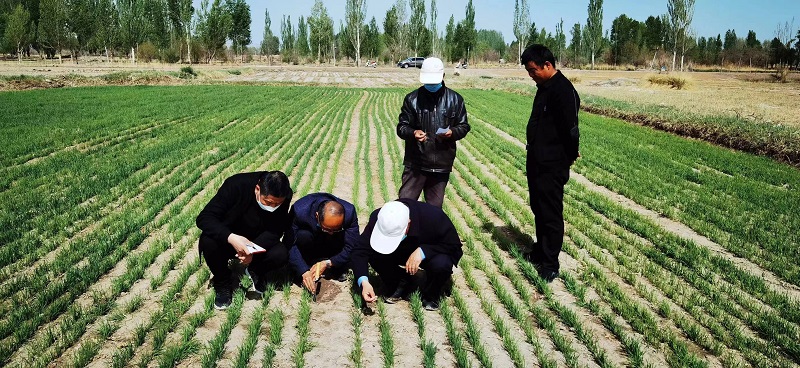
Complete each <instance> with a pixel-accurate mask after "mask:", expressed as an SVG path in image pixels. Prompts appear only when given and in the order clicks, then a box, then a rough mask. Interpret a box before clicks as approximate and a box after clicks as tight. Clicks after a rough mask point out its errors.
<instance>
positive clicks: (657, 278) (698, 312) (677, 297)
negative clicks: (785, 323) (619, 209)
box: [567, 220, 778, 363]
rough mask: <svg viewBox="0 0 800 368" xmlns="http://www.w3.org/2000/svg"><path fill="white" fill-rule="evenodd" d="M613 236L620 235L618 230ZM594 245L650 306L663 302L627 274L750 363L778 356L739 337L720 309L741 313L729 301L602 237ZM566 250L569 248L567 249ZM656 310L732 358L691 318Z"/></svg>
mask: <svg viewBox="0 0 800 368" xmlns="http://www.w3.org/2000/svg"><path fill="white" fill-rule="evenodd" d="M573 221H574V220H573ZM569 233H570V234H571V235H570V236H571V237H573V239H574V240H575V241H576V245H580V246H582V247H584V248H587V249H589V250H590V251H592V252H593V254H594V253H596V251H594V249H595V248H596V247H594V246H593V245H591V244H589V243H590V242H589V241H588V240H587V241H584V237H583V235H582V234H578V233H577V232H576V231H575V230H574V229H570V230H569ZM587 234H589V235H591V236H593V237H595V238H597V237H603V236H605V232H602V233H601V232H598V231H595V230H592V229H588V228H587ZM617 235H623V234H622V233H619V232H618V233H617ZM598 244H604V247H605V249H611V250H612V252H611V254H613V255H614V256H615V257H616V259H617V260H618V261H619V262H621V265H622V266H623V268H625V271H622V272H620V273H621V275H622V276H623V278H625V279H626V280H628V281H629V282H630V283H631V284H632V285H634V286H636V287H637V289H639V292H640V295H642V296H644V297H645V298H646V299H647V300H648V301H650V302H651V303H653V304H654V305H663V303H662V302H660V301H658V300H656V299H655V298H654V294H653V293H652V292H649V291H648V290H645V289H643V288H642V285H641V283H638V282H636V280H635V279H634V278H632V275H630V274H629V273H632V272H637V273H639V274H642V275H644V276H645V277H646V278H647V279H648V280H649V281H650V282H651V283H652V284H653V285H654V286H656V287H658V288H659V289H660V290H661V291H662V292H664V294H665V296H666V297H668V298H670V300H672V301H674V302H675V303H677V304H678V305H679V306H681V307H683V308H684V310H686V311H687V312H688V313H689V314H690V315H691V316H692V317H693V318H694V319H695V320H697V321H698V322H700V323H702V324H703V325H704V326H705V327H707V328H709V330H710V332H711V333H712V334H713V335H714V336H715V337H718V338H720V339H721V341H722V342H724V343H725V344H727V345H729V346H731V347H733V348H735V349H737V350H739V351H741V352H742V353H743V354H744V357H745V358H746V359H747V360H748V361H750V362H751V363H757V362H759V361H764V360H763V356H762V354H765V353H766V354H772V355H773V359H778V357H777V356H774V354H775V353H776V352H775V350H773V349H771V348H770V347H769V346H761V348H760V349H759V347H758V345H759V342H758V341H755V340H753V339H752V338H749V337H746V336H743V335H742V332H741V331H740V327H739V326H738V325H736V324H735V322H733V321H732V319H731V314H729V313H723V312H722V310H720V306H725V308H726V309H728V310H729V311H731V313H732V314H733V315H737V316H741V314H740V313H738V312H737V311H738V309H737V308H734V307H733V306H731V305H730V302H727V301H725V300H723V299H721V298H719V297H717V298H715V300H714V301H712V300H708V299H706V297H704V296H702V295H700V294H699V293H697V292H695V291H694V290H695V289H694V288H693V287H691V286H688V285H686V281H683V280H680V279H678V278H676V276H675V275H673V274H671V273H668V272H665V271H664V270H663V269H661V268H659V267H658V266H655V265H654V264H652V263H650V261H649V260H646V259H641V258H637V259H636V260H635V261H634V260H629V257H628V256H626V255H625V254H622V253H619V251H618V250H616V249H615V248H614V247H611V246H610V244H609V243H608V242H606V241H605V240H603V239H600V240H599V242H598ZM618 244H624V248H629V245H631V244H636V245H637V247H638V248H639V249H641V250H646V249H647V248H648V246H646V245H641V242H640V241H639V240H637V239H634V238H629V239H627V240H626V241H625V242H621V243H618ZM567 251H570V250H569V249H567ZM634 251H635V250H632V249H626V252H634ZM595 258H596V259H600V258H599V257H597V256H595ZM608 265H609V264H608V263H606V266H607V267H608ZM692 283H693V284H695V285H697V284H698V283H705V284H707V285H709V286H710V283H708V281H706V280H700V279H698V278H694V280H693V281H692ZM676 285H680V286H681V287H680V288H676ZM705 290H709V289H705ZM708 292H710V295H717V296H719V294H718V293H717V292H715V291H711V290H709V291H708ZM701 305H702V308H697V306H701ZM660 310H661V312H660V314H661V315H662V316H664V317H667V318H670V319H672V320H673V321H674V322H675V324H676V325H677V326H679V327H680V328H681V329H683V330H684V331H686V333H687V336H688V337H689V338H690V339H692V340H694V341H696V342H697V343H698V344H700V345H701V346H705V347H707V349H709V350H710V351H712V352H714V353H715V354H716V355H719V356H721V357H722V358H723V359H726V360H731V359H732V358H731V357H728V355H729V354H728V353H726V352H725V350H724V348H723V347H722V346H720V343H719V342H716V341H713V340H711V337H709V336H707V335H706V334H705V332H704V331H702V330H700V327H699V326H697V325H694V324H693V323H692V322H691V321H689V319H686V318H683V317H682V316H680V315H679V314H676V313H675V312H672V311H671V310H670V308H669V307H664V306H662V307H661V309H660ZM704 310H705V311H707V312H708V313H709V314H712V315H714V317H713V319H712V318H708V317H706V313H704V312H703V311H704ZM720 322H722V323H725V324H727V325H728V326H731V327H733V328H728V327H725V326H724V325H722V324H720Z"/></svg>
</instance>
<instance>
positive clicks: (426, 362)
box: [410, 291, 436, 368]
mask: <svg viewBox="0 0 800 368" xmlns="http://www.w3.org/2000/svg"><path fill="white" fill-rule="evenodd" d="M410 304H411V316H412V317H413V319H414V322H415V323H416V324H417V334H418V335H419V344H420V348H422V366H423V367H425V368H432V367H435V366H436V345H434V344H433V342H431V341H430V340H427V339H426V338H425V312H424V311H423V309H422V298H421V297H420V295H419V291H415V292H414V293H413V294H411V303H410Z"/></svg>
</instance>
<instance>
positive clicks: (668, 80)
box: [647, 75, 688, 89]
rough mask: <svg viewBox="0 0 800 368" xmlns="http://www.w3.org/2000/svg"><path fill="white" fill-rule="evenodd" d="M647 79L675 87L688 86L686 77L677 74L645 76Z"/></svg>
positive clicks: (654, 82)
mask: <svg viewBox="0 0 800 368" xmlns="http://www.w3.org/2000/svg"><path fill="white" fill-rule="evenodd" d="M647 81H649V82H650V83H652V84H660V85H663V86H669V87H670V88H675V89H684V88H686V86H688V81H687V80H686V78H684V77H680V76H677V75H651V76H650V77H648V78H647Z"/></svg>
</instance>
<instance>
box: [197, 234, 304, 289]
mask: <svg viewBox="0 0 800 368" xmlns="http://www.w3.org/2000/svg"><path fill="white" fill-rule="evenodd" d="M251 240H252V241H253V242H254V243H256V244H258V245H260V246H261V247H263V248H264V249H266V250H267V251H266V252H263V253H258V254H254V255H253V261H252V262H251V263H250V265H249V266H248V267H247V269H248V270H249V272H251V273H255V274H256V276H258V277H261V278H264V277H265V276H266V274H267V272H269V271H271V270H274V269H277V268H280V267H282V266H284V265H285V264H286V262H287V260H288V259H289V252H288V250H287V249H286V246H285V245H283V243H281V241H280V238H279V237H277V236H275V235H274V234H272V233H268V232H265V233H263V234H261V235H259V236H258V237H257V238H255V239H251ZM198 249H199V250H200V254H202V255H203V258H204V259H205V260H206V264H207V265H208V268H209V269H210V270H211V274H212V275H214V279H213V283H214V286H215V287H217V286H225V285H230V283H231V277H232V274H231V270H230V269H229V268H228V260H230V259H233V258H236V250H234V249H233V246H232V245H230V244H229V243H228V242H224V243H220V242H218V241H216V240H214V239H212V238H210V237H208V236H205V235H200V241H199V244H198Z"/></svg>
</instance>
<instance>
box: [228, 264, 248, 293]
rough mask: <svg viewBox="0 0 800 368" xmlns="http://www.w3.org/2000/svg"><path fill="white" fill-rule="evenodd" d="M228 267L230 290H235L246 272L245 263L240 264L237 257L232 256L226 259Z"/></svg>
mask: <svg viewBox="0 0 800 368" xmlns="http://www.w3.org/2000/svg"><path fill="white" fill-rule="evenodd" d="M228 268H229V269H230V270H231V290H236V289H237V288H239V286H241V281H242V277H244V275H245V274H246V273H247V265H244V264H242V262H240V261H239V259H238V258H233V259H229V260H228Z"/></svg>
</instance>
